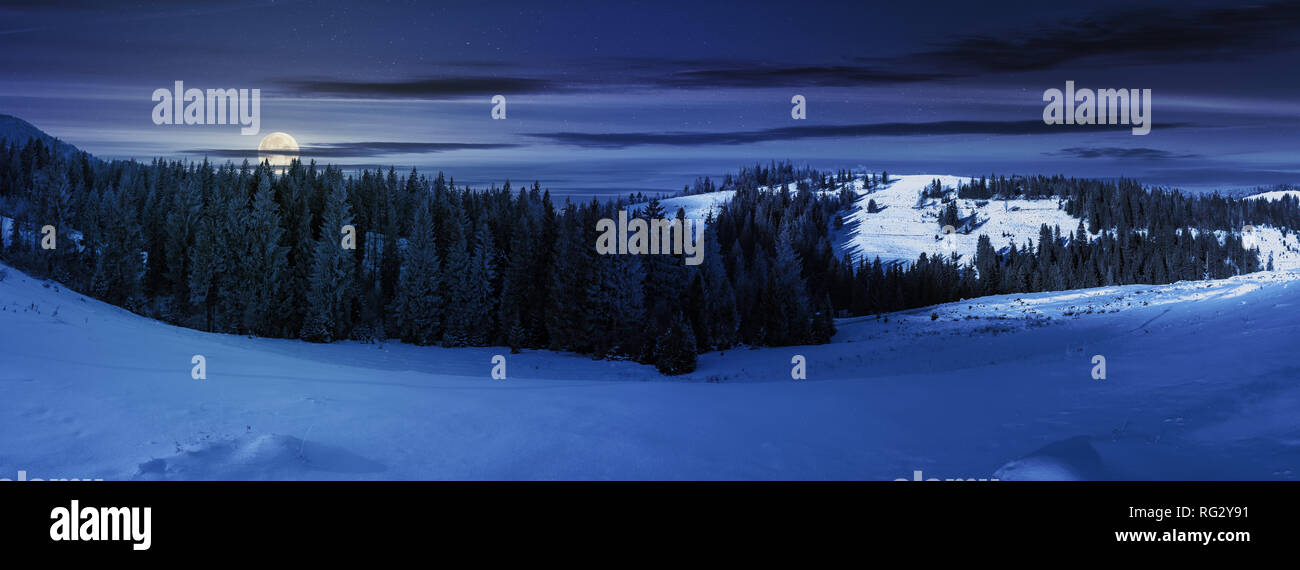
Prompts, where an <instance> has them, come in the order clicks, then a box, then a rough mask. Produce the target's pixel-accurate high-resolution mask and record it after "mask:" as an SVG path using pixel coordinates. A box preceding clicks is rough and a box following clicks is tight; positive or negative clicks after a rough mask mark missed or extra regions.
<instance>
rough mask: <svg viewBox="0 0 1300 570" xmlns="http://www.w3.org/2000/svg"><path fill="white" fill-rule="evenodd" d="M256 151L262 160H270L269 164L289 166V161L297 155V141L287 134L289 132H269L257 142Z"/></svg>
mask: <svg viewBox="0 0 1300 570" xmlns="http://www.w3.org/2000/svg"><path fill="white" fill-rule="evenodd" d="M257 153H258V156H259V157H260V158H261V159H262V160H266V161H268V162H270V163H271V166H277V167H285V166H289V162H290V161H292V160H293V159H294V158H297V156H298V141H296V140H294V139H293V137H291V136H289V133H281V132H275V133H271V134H269V135H266V136H265V137H263V138H262V142H260V143H258V144H257Z"/></svg>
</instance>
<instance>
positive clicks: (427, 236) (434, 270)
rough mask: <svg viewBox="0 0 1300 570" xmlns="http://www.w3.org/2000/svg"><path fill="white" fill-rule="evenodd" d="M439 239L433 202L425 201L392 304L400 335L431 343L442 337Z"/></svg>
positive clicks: (413, 226) (414, 223)
mask: <svg viewBox="0 0 1300 570" xmlns="http://www.w3.org/2000/svg"><path fill="white" fill-rule="evenodd" d="M436 239H437V238H436V237H435V232H434V227H433V219H432V217H431V216H430V214H429V205H428V203H427V202H425V201H421V204H419V205H418V206H417V207H416V211H415V217H414V218H413V219H412V222H411V239H410V240H409V241H408V242H407V246H406V252H405V256H404V257H405V260H404V261H403V262H402V264H401V270H400V275H399V278H398V285H397V295H396V297H395V298H394V299H393V304H392V306H391V308H390V311H391V313H392V320H393V322H394V323H395V325H396V332H397V335H398V336H399V337H400V338H401V339H402V340H403V341H405V342H410V343H414V344H421V345H427V344H434V343H436V342H438V341H439V340H441V338H442V311H443V309H444V307H443V286H442V283H443V279H442V272H441V260H439V259H438V248H437V244H436V241H435V240H436Z"/></svg>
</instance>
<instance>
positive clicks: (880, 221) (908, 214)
mask: <svg viewBox="0 0 1300 570" xmlns="http://www.w3.org/2000/svg"><path fill="white" fill-rule="evenodd" d="M936 179H938V180H939V182H940V184H941V185H942V186H943V187H944V188H945V189H950V190H956V188H957V187H958V185H960V184H962V183H969V182H970V181H971V179H970V178H964V177H959V176H950V175H945V174H909V175H903V176H891V177H890V183H889V184H888V185H882V186H878V187H877V188H875V189H873V190H872V191H870V192H868V191H867V190H866V189H865V188H864V187H863V184H862V180H861V179H855V180H854V181H853V182H852V185H853V190H854V192H856V193H857V195H858V199H857V201H856V202H855V203H854V205H853V207H852V209H851V211H849V212H848V213H846V214H845V215H844V226H843V227H842V228H841V229H840V230H838V231H833V233H832V236H831V239H832V243H833V245H834V246H835V255H836V257H840V256H843V255H844V254H845V253H848V254H850V255H851V256H852V258H853V260H854V262H855V263H856V262H857V261H858V260H860V259H866V260H867V261H871V260H873V259H875V258H876V257H879V258H880V259H881V261H883V262H885V263H902V264H907V263H911V262H913V261H916V259H917V258H918V257H920V255H921V254H922V253H925V254H927V255H941V256H946V255H949V254H951V253H956V254H957V255H958V257H959V259H960V260H961V261H962V262H964V263H969V262H971V261H973V260H974V257H975V246H976V244H977V243H978V241H979V236H981V235H987V236H989V240H990V241H991V242H992V244H993V247H994V249H997V250H1005V249H1006V248H1007V247H1008V246H1009V245H1010V244H1011V243H1015V244H1016V245H1017V246H1018V247H1023V246H1024V245H1025V244H1026V243H1031V242H1032V243H1034V244H1035V245H1037V243H1038V232H1039V229H1040V228H1041V227H1042V225H1043V224H1047V226H1048V227H1057V226H1059V227H1060V228H1061V235H1063V236H1067V235H1069V233H1070V232H1073V231H1075V230H1076V229H1078V227H1079V218H1075V217H1073V216H1071V215H1069V214H1067V213H1066V212H1065V211H1064V210H1062V209H1061V206H1059V205H1058V201H1057V200H1055V199H1050V200H966V199H956V201H957V207H958V212H959V214H960V216H961V217H962V218H963V219H964V218H968V217H972V216H973V219H975V220H977V221H978V225H977V227H975V229H974V230H972V231H971V232H970V233H960V232H958V233H955V234H953V235H952V236H951V237H950V238H948V239H947V240H946V241H945V240H942V239H940V238H941V233H940V226H939V216H940V214H941V213H942V212H943V208H944V206H945V205H946V204H944V203H943V202H942V201H941V200H939V199H938V198H930V199H926V200H921V199H920V195H921V192H922V191H923V190H924V189H925V187H926V186H928V185H930V183H931V182H933V181H934V180H936ZM791 192H794V190H793V189H792V190H791ZM823 193H825V192H823ZM831 193H833V192H831ZM953 195H954V196H955V193H954V194H953ZM1283 195H1300V192H1297V191H1279V192H1268V193H1263V194H1257V195H1254V196H1249V197H1248V199H1265V200H1277V199H1279V198H1281V197H1282V196H1283ZM733 196H735V191H733V190H720V191H717V192H709V193H705V194H695V195H691V196H679V197H676V198H668V199H665V200H661V201H660V203H661V204H662V205H663V207H664V211H665V212H666V213H667V215H669V216H672V215H675V214H676V212H677V210H678V209H679V208H681V209H683V210H684V211H685V214H686V217H688V218H696V219H704V218H705V216H706V214H708V213H709V212H713V213H715V214H716V213H717V212H718V211H719V210H721V208H722V206H723V205H725V204H726V203H727V202H728V201H730V200H731V198H732V197H733ZM872 201H874V202H875V203H876V208H877V211H875V212H870V211H868V204H870V203H871V202H872ZM981 204H982V205H981ZM643 206H644V204H637V205H634V206H632V207H630V208H629V209H630V210H631V211H639V210H640V208H641V207H643ZM1088 237H1089V239H1096V237H1097V236H1096V235H1095V234H1089V236H1088ZM1223 237H1224V234H1223V233H1222V232H1220V233H1219V238H1220V240H1222V239H1223ZM1253 243H1254V244H1256V245H1257V246H1258V247H1259V250H1260V266H1261V267H1266V266H1267V265H1268V261H1269V259H1270V256H1271V259H1272V260H1273V268H1274V269H1276V270H1279V271H1285V270H1293V269H1300V235H1297V234H1296V233H1295V232H1289V233H1288V234H1287V235H1283V233H1282V232H1281V231H1280V230H1278V229H1277V228H1273V227H1269V226H1259V227H1256V228H1255V231H1254V242H1253Z"/></svg>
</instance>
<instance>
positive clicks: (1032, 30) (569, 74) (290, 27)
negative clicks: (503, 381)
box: [0, 0, 1300, 195]
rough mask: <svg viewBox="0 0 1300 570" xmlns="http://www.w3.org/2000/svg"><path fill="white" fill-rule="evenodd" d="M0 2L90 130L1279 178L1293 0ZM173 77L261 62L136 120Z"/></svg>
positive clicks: (13, 28)
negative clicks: (210, 116) (203, 107)
mask: <svg viewBox="0 0 1300 570" xmlns="http://www.w3.org/2000/svg"><path fill="white" fill-rule="evenodd" d="M3 4H4V5H3V7H0V70H2V71H0V113H6V114H12V115H15V116H18V117H20V118H23V119H25V120H27V121H30V122H31V123H33V124H35V125H36V126H37V127H39V128H41V129H42V130H44V131H46V132H48V133H50V134H52V135H54V136H57V137H59V138H61V139H63V140H65V141H67V142H70V143H72V144H74V145H77V146H78V147H80V148H82V149H83V150H86V151H88V152H91V153H92V154H95V155H97V156H100V157H103V158H136V159H143V160H147V159H149V158H153V157H156V156H166V157H172V158H186V159H191V160H201V159H202V158H203V157H205V156H206V157H209V158H212V159H217V160H221V161H225V160H235V161H236V162H238V161H242V160H243V159H244V158H246V157H247V158H254V159H255V158H256V156H257V155H256V152H255V150H256V148H257V144H258V141H259V140H260V139H261V137H262V136H263V135H266V134H268V133H271V132H273V131H283V132H287V133H289V134H291V135H293V136H294V137H295V138H297V140H298V142H299V143H300V144H301V145H302V146H303V147H304V152H303V156H304V158H316V159H317V160H318V161H319V162H331V163H335V164H343V165H347V166H348V167H350V168H352V167H366V166H384V167H386V166H388V165H395V166H398V167H399V168H402V169H404V170H405V169H409V168H410V167H412V166H417V167H419V168H421V170H438V169H441V170H444V171H446V172H447V173H448V174H449V175H452V176H454V177H455V178H456V180H457V182H458V183H471V184H474V185H476V186H477V185H486V184H488V183H492V182H496V183H500V182H502V181H504V180H505V179H507V178H509V179H511V180H512V181H513V182H515V183H521V182H531V181H532V180H535V179H536V180H540V181H541V182H542V183H543V185H545V186H548V187H550V188H551V189H552V191H555V192H559V193H562V194H574V195H589V194H612V193H626V192H629V191H635V190H649V191H674V190H678V189H680V188H681V187H682V185H683V184H685V183H687V182H690V181H691V180H693V179H694V178H695V177H696V176H699V175H713V176H717V175H720V174H722V173H725V172H727V171H734V170H735V169H737V168H738V167H740V166H742V165H747V164H754V163H755V162H764V163H766V162H768V161H770V160H781V159H790V160H793V161H795V162H796V163H797V164H804V163H807V164H810V165H812V166H817V167H829V168H839V167H853V168H871V169H882V168H883V169H888V170H890V171H891V172H897V173H920V172H923V173H935V174H957V175H980V174H988V173H999V174H1001V173H1021V174H1030V173H1043V174H1053V173H1064V174H1067V175H1074V176H1092V177H1115V176H1129V177H1135V178H1138V179H1140V180H1142V181H1143V182H1147V183H1150V184H1159V185H1170V186H1179V187H1184V188H1189V189H1198V190H1199V189H1210V188H1241V187H1249V186H1255V185H1271V184H1281V183H1297V182H1300V168H1297V157H1298V156H1300V154H1298V153H1297V148H1298V147H1300V96H1298V91H1297V89H1296V87H1297V84H1298V83H1300V80H1297V73H1296V69H1297V64H1298V63H1300V3H1291V2H1279V3H1260V4H1249V3H1244V2H1199V1H1186V0H1184V1H1179V2H1132V1H1109V0H1103V1H1089V2H1056V3H1052V2H970V1H956V2H947V1H929V2H926V1H920V2H815V1H800V2H790V1H788V0H786V1H783V2H705V1H701V0H694V1H688V2H663V1H660V2H621V1H615V0H609V1H602V2H577V1H565V2H556V3H554V6H551V5H548V4H547V3H545V2H526V3H524V2H521V3H513V2H487V1H476V2H420V3H415V2H366V3H364V4H363V3H344V2H240V1H229V0H227V1H213V2H197V3H188V4H186V5H185V6H178V5H174V4H176V3H172V2H158V3H152V2H114V1H111V0H109V1H90V0H87V1H80V2H71V1H60V0H53V1H51V0H39V1H37V0H32V1H26V2H24V1H19V2H11V1H5V2H4V3H3ZM177 80H181V81H184V82H185V84H186V87H197V88H201V89H209V88H245V89H251V88H258V89H261V91H262V106H261V133H259V134H258V135H256V136H243V135H240V134H239V128H238V127H237V126H234V125H211V126H175V125H171V126H169V125H163V126H159V125H155V124H153V122H152V121H151V119H150V117H151V111H152V109H153V107H154V102H153V101H152V100H151V98H150V96H151V93H152V92H153V91H154V90H155V89H158V88H171V86H172V84H173V82H174V81H177ZM1067 80H1073V81H1075V82H1076V84H1077V85H1078V86H1080V87H1088V88H1095V89H1097V88H1129V89H1133V88H1137V89H1151V90H1152V92H1153V97H1152V98H1153V109H1152V115H1153V122H1152V124H1153V127H1152V130H1151V133H1150V134H1149V135H1146V136H1134V135H1132V134H1130V131H1129V130H1128V128H1127V127H1123V128H1114V127H1102V126H1094V127H1088V128H1065V127H1053V126H1047V125H1044V124H1043V122H1042V113H1043V106H1044V103H1043V101H1042V96H1043V91H1044V90H1046V89H1051V88H1057V89H1062V88H1063V87H1064V84H1065V82H1066V81H1067ZM496 94H503V95H505V96H506V98H507V119H506V120H501V121H495V120H492V118H491V116H490V112H491V108H492V105H491V103H490V99H491V97H492V96H493V95H496ZM795 94H802V95H804V96H805V97H806V99H807V102H808V103H807V117H808V118H807V120H803V121H797V120H794V119H792V118H791V116H790V110H791V103H790V99H791V97H792V96H793V95H795Z"/></svg>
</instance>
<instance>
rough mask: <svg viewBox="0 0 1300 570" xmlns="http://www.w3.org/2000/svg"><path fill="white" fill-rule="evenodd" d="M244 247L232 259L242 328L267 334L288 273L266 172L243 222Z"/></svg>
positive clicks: (273, 200) (273, 198) (273, 327)
mask: <svg viewBox="0 0 1300 570" xmlns="http://www.w3.org/2000/svg"><path fill="white" fill-rule="evenodd" d="M243 227H244V231H245V235H246V236H247V240H246V242H245V244H246V246H247V248H246V249H245V251H244V253H243V255H242V256H240V257H239V259H237V260H235V264H236V268H235V272H236V274H238V276H239V281H240V288H239V290H237V291H236V294H237V295H238V296H239V297H240V302H239V305H240V307H242V308H243V315H242V329H243V331H244V332H249V333H252V334H256V335H262V336H269V335H271V334H272V333H273V331H274V330H275V326H276V320H277V319H276V315H277V314H278V313H279V310H278V307H276V305H275V303H276V300H277V299H278V298H279V297H280V293H279V288H280V287H281V286H283V283H284V278H285V276H286V274H287V273H288V270H289V267H288V251H287V248H285V247H284V246H282V245H280V237H281V235H282V234H283V233H284V229H283V228H281V227H280V212H279V206H278V205H277V204H276V203H275V194H274V192H272V190H271V181H270V177H269V171H268V175H266V176H263V177H262V178H261V179H260V180H259V181H258V186H257V194H255V195H254V196H253V207H252V211H251V212H250V213H249V215H248V216H247V218H246V219H245V221H244V223H243Z"/></svg>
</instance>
